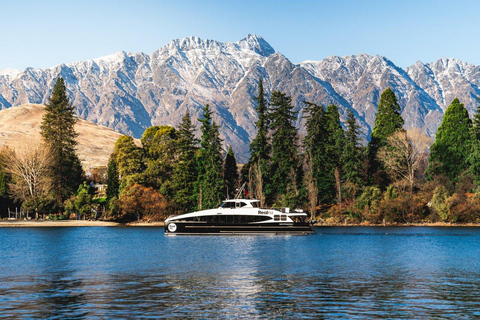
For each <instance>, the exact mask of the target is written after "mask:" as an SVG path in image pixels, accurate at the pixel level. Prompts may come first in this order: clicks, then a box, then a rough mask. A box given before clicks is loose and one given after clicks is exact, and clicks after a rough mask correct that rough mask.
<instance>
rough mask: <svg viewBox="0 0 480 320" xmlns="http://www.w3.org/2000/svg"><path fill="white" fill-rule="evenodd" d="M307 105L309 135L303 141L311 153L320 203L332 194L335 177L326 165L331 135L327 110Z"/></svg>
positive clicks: (314, 105)
mask: <svg viewBox="0 0 480 320" xmlns="http://www.w3.org/2000/svg"><path fill="white" fill-rule="evenodd" d="M305 103H306V104H307V113H308V115H307V116H306V118H307V121H306V130H307V135H306V136H305V139H304V140H303V144H304V147H305V152H308V153H309V157H310V158H309V160H310V162H311V164H310V165H309V166H310V167H311V168H310V170H312V174H311V176H312V178H313V179H314V180H315V182H316V190H317V191H318V195H317V198H318V199H319V200H320V201H322V202H323V201H324V200H325V199H326V198H328V197H326V196H325V195H327V194H328V195H330V194H331V192H332V184H333V181H332V179H333V177H332V176H331V175H330V174H329V172H328V170H326V164H327V162H328V159H327V158H326V157H327V149H328V146H327V145H328V143H329V140H330V139H329V134H328V128H327V117H326V113H325V109H324V108H323V106H322V105H317V104H314V103H310V102H307V101H306V102H305Z"/></svg>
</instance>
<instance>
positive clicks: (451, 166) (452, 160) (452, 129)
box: [427, 98, 472, 183]
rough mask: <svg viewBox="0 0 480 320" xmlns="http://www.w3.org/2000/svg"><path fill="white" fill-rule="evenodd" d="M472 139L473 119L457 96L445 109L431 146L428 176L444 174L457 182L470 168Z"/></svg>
mask: <svg viewBox="0 0 480 320" xmlns="http://www.w3.org/2000/svg"><path fill="white" fill-rule="evenodd" d="M471 141H472V121H471V120H470V118H469V116H468V111H467V109H465V107H464V106H463V104H462V103H460V101H459V100H458V99H457V98H455V99H454V100H453V101H452V103H451V104H450V105H449V106H448V108H447V110H446V111H445V115H444V116H443V120H442V124H441V125H440V127H439V128H438V131H437V134H436V136H435V142H434V143H433V145H432V147H431V148H430V158H429V159H428V169H427V177H429V178H432V177H433V176H434V175H438V174H443V175H445V176H447V177H448V178H449V179H450V180H451V181H452V182H454V183H455V182H457V181H458V178H459V177H460V175H461V174H462V173H463V172H464V171H465V170H466V169H468V157H469V155H470V152H471Z"/></svg>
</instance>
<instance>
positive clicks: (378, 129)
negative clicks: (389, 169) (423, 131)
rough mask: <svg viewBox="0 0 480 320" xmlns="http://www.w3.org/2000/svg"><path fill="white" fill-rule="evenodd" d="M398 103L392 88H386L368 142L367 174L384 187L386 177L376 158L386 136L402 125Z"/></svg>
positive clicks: (386, 180) (384, 142) (375, 182)
mask: <svg viewBox="0 0 480 320" xmlns="http://www.w3.org/2000/svg"><path fill="white" fill-rule="evenodd" d="M400 111H401V108H400V105H399V104H398V101H397V97H396V96H395V93H393V91H392V89H390V88H387V89H386V90H385V91H383V93H382V95H381V96H380V102H379V104H378V111H377V115H376V117H375V126H374V127H373V130H372V136H371V140H370V142H369V144H368V175H369V178H370V179H371V180H372V182H373V183H374V184H378V185H380V186H381V187H385V186H386V184H387V183H388V178H387V175H386V173H385V171H384V170H383V167H382V165H381V163H380V161H378V159H377V153H378V150H379V149H380V147H382V146H384V145H385V144H386V141H387V138H388V137H389V136H391V135H392V134H393V133H394V132H395V131H397V130H398V129H401V128H402V127H403V123H404V122H403V118H402V116H401V115H400Z"/></svg>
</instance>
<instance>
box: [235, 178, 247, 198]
mask: <svg viewBox="0 0 480 320" xmlns="http://www.w3.org/2000/svg"><path fill="white" fill-rule="evenodd" d="M245 184H246V182H244V183H243V184H242V186H241V187H240V188H239V189H238V191H237V193H236V194H235V197H234V198H233V199H235V200H236V199H240V196H241V195H242V193H243V190H245Z"/></svg>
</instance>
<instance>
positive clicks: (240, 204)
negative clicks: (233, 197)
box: [235, 202, 247, 208]
mask: <svg viewBox="0 0 480 320" xmlns="http://www.w3.org/2000/svg"><path fill="white" fill-rule="evenodd" d="M246 205H247V204H246V203H245V202H235V206H236V207H237V208H241V207H245V206H246Z"/></svg>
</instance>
